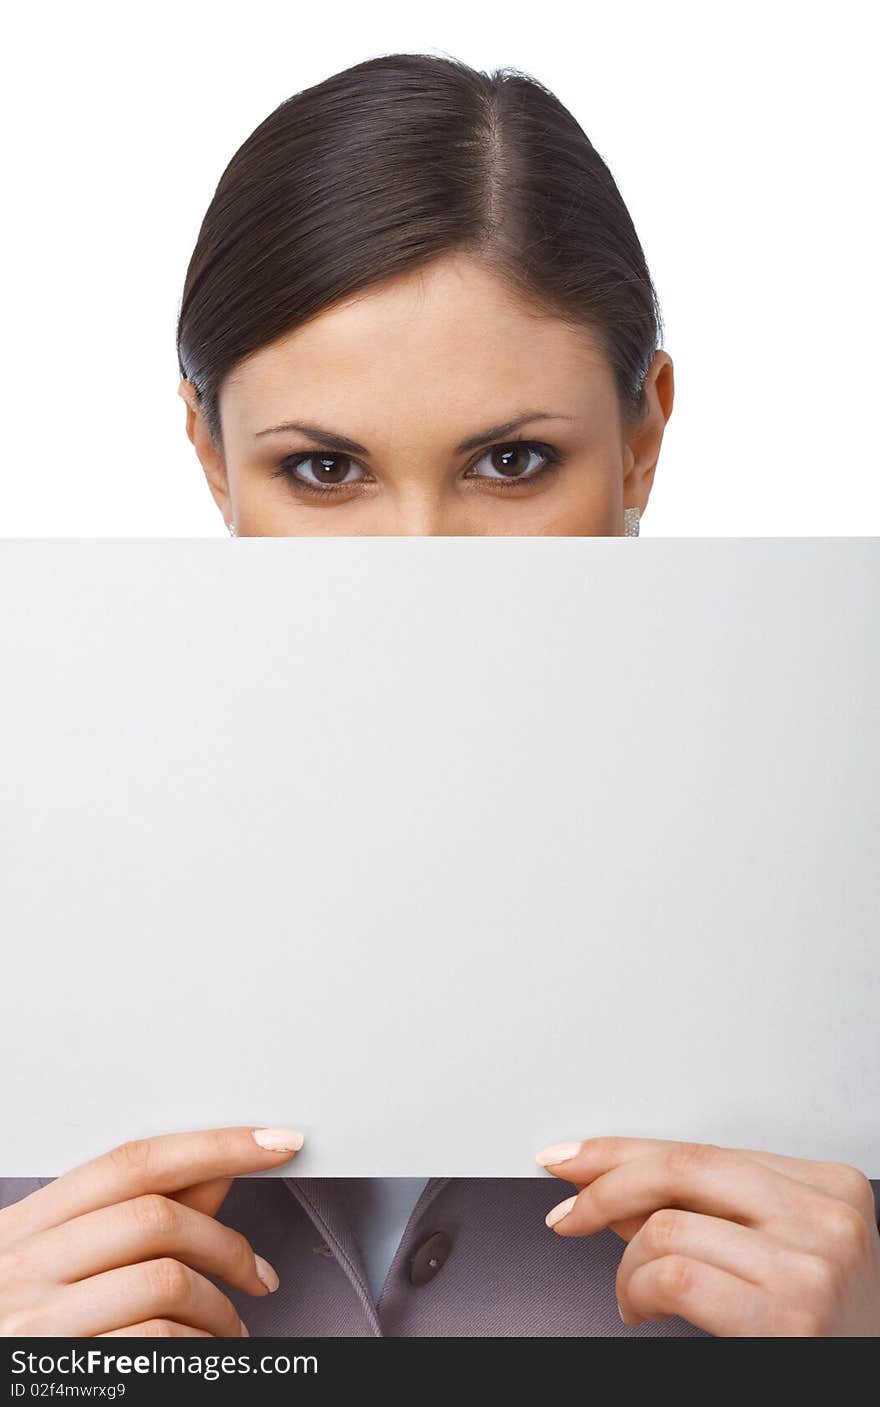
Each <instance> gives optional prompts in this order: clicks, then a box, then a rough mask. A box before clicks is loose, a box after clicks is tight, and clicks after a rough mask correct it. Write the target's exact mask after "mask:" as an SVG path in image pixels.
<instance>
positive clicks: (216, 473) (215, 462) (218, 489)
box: [177, 379, 231, 520]
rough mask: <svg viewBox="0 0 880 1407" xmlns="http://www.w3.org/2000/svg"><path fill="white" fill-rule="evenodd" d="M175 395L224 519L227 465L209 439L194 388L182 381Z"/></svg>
mask: <svg viewBox="0 0 880 1407" xmlns="http://www.w3.org/2000/svg"><path fill="white" fill-rule="evenodd" d="M177 394H178V395H179V396H180V397H181V399H182V400H183V401H184V402H185V404H186V433H187V435H188V437H189V439H190V440H191V442H192V444H193V447H194V448H195V452H196V454H197V455H198V457H199V462H200V463H201V466H202V468H203V469H204V471H205V478H206V479H207V481H208V488H209V489H210V490H211V494H212V496H213V499H214V502H215V503H216V504H217V507H218V508H219V509H220V512H221V513H222V514H223V517H224V519H227V520H228V519H229V518H230V517H231V513H230V508H229V481H228V477H227V474H226V463H225V461H224V459H223V456H222V454H221V453H220V451H219V450H218V449H217V446H216V445H215V444H214V441H213V439H212V438H211V433H210V431H209V429H208V426H207V424H206V422H205V416H204V413H203V411H202V409H201V407H200V405H199V402H198V394H197V392H196V388H195V386H194V385H193V383H192V382H191V381H187V380H186V379H184V380H182V381H181V383H180V385H179V386H178V388H177Z"/></svg>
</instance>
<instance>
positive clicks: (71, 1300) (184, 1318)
mask: <svg viewBox="0 0 880 1407" xmlns="http://www.w3.org/2000/svg"><path fill="white" fill-rule="evenodd" d="M149 1319H171V1320H174V1322H175V1323H178V1324H189V1325H191V1326H192V1327H193V1328H194V1329H205V1330H206V1331H207V1332H208V1333H209V1334H212V1335H214V1336H215V1337H216V1338H232V1339H237V1338H241V1337H242V1336H244V1337H249V1335H248V1332H247V1329H246V1328H245V1326H244V1324H243V1323H242V1321H241V1319H240V1318H239V1316H238V1312H237V1310H236V1309H235V1307H234V1305H233V1304H232V1302H231V1300H229V1299H228V1298H227V1297H226V1295H224V1294H223V1292H222V1290H219V1289H218V1288H217V1286H216V1285H212V1284H211V1281H210V1280H206V1279H205V1277H204V1275H200V1274H199V1273H198V1271H196V1270H192V1269H191V1268H190V1267H189V1266H188V1265H183V1264H182V1263H181V1262H180V1261H176V1260H171V1259H170V1258H167V1257H162V1258H161V1259H159V1260H149V1261H146V1262H144V1264H143V1265H126V1266H123V1267H121V1268H120V1269H118V1270H108V1271H105V1272H104V1273H103V1274H101V1275H93V1276H91V1277H90V1278H89V1279H88V1280H77V1281H76V1283H75V1284H73V1285H61V1286H59V1287H58V1288H57V1289H55V1290H53V1291H52V1292H51V1293H50V1294H48V1295H46V1296H44V1297H43V1298H42V1299H41V1300H40V1302H39V1303H38V1304H34V1305H31V1306H30V1307H29V1308H28V1309H27V1310H25V1311H22V1312H20V1313H19V1314H18V1315H17V1319H16V1322H17V1324H18V1323H19V1321H21V1333H22V1335H23V1336H24V1337H26V1338H32V1337H33V1338H42V1337H44V1336H46V1335H51V1336H58V1337H61V1338H93V1337H97V1336H98V1335H100V1334H104V1333H106V1332H107V1331H108V1330H110V1329H118V1328H120V1327H121V1326H122V1325H125V1324H139V1323H141V1322H143V1321H145V1320H149ZM17 1332H18V1331H17Z"/></svg>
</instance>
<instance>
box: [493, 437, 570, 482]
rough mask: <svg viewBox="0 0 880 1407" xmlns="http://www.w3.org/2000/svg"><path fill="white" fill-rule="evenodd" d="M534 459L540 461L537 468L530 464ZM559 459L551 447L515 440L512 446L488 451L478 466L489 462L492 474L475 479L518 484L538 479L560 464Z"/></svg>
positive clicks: (502, 446) (494, 447)
mask: <svg viewBox="0 0 880 1407" xmlns="http://www.w3.org/2000/svg"><path fill="white" fill-rule="evenodd" d="M532 457H534V458H535V459H537V460H538V465H537V467H536V466H535V465H534V464H532V465H530V464H529V460H530V459H531V458H532ZM559 459H560V456H559V455H558V454H557V452H556V450H554V449H552V448H551V447H550V445H541V444H535V443H534V442H533V441H531V440H514V441H513V442H512V443H511V444H508V445H494V446H493V448H492V449H490V450H487V452H486V453H485V454H484V455H483V456H482V458H481V459H478V460H477V464H482V463H483V461H484V460H486V461H488V463H489V467H490V471H491V472H490V473H488V474H475V475H474V476H473V477H474V478H477V479H493V480H496V481H497V480H499V479H501V480H506V481H507V482H509V483H516V482H517V481H518V480H519V481H522V480H523V479H535V478H537V477H538V475H539V474H542V473H543V472H544V470H545V469H549V468H550V467H551V466H552V465H554V464H558V463H559ZM475 467H476V466H475Z"/></svg>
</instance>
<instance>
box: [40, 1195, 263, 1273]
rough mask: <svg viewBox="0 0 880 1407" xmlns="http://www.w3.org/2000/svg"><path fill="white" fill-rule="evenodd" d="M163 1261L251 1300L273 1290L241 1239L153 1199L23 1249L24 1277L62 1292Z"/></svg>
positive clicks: (77, 1220)
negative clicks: (83, 1282) (96, 1278)
mask: <svg viewBox="0 0 880 1407" xmlns="http://www.w3.org/2000/svg"><path fill="white" fill-rule="evenodd" d="M13 1254H18V1252H13ZM162 1256H168V1257H171V1258H173V1259H175V1260H180V1261H183V1262H184V1263H185V1264H186V1265H188V1266H191V1267H192V1269H193V1270H198V1271H201V1272H202V1273H203V1274H204V1275H215V1276H217V1277H218V1278H219V1279H221V1280H223V1281H225V1282H226V1284H228V1285H231V1286H232V1287H233V1288H235V1289H237V1290H244V1291H245V1293H246V1294H249V1295H261V1296H262V1295H267V1294H269V1292H270V1291H271V1290H275V1289H277V1288H278V1276H277V1274H276V1273H275V1271H274V1270H273V1268H272V1266H271V1265H270V1264H269V1263H268V1261H266V1260H264V1259H263V1257H262V1256H257V1255H256V1254H255V1252H254V1249H253V1247H252V1246H251V1244H250V1242H249V1241H248V1239H247V1237H246V1236H243V1235H242V1233H241V1232H240V1231H236V1230H235V1229H234V1228H233V1227H231V1226H226V1225H224V1224H223V1222H219V1221H215V1220H214V1218H213V1217H211V1216H207V1215H206V1214H205V1213H204V1212H199V1211H195V1210H194V1209H193V1208H192V1207H188V1206H185V1205H184V1204H183V1203H181V1202H177V1201H175V1200H174V1198H172V1197H163V1196H162V1194H161V1193H159V1192H147V1193H145V1194H144V1196H143V1197H133V1198H131V1199H130V1200H129V1201H127V1202H117V1203H115V1204H114V1205H113V1206H112V1207H99V1208H98V1210H97V1211H94V1212H85V1213H84V1214H83V1215H82V1216H78V1217H74V1218H73V1220H71V1221H65V1222H62V1223H61V1225H60V1226H53V1227H50V1228H49V1230H48V1231H40V1232H37V1233H36V1235H34V1236H32V1237H31V1238H30V1239H29V1241H28V1246H27V1260H28V1272H29V1275H30V1276H31V1277H32V1278H37V1279H43V1280H45V1281H46V1282H49V1283H51V1282H56V1283H62V1284H73V1283H74V1282H75V1281H77V1280H85V1279H87V1278H88V1277H89V1276H94V1275H99V1274H101V1273H102V1272H103V1271H107V1270H116V1269H119V1268H120V1267H122V1266H127V1265H136V1264H138V1263H140V1262H142V1261H150V1260H155V1259H157V1258H159V1257H162Z"/></svg>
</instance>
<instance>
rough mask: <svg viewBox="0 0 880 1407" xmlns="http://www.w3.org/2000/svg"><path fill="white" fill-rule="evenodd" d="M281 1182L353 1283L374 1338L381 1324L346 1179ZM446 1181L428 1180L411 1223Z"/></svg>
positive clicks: (330, 1178) (379, 1330)
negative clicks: (349, 1205)
mask: <svg viewBox="0 0 880 1407" xmlns="http://www.w3.org/2000/svg"><path fill="white" fill-rule="evenodd" d="M282 1182H283V1183H284V1185H285V1187H287V1189H288V1190H289V1191H290V1192H292V1193H293V1195H294V1197H296V1199H297V1201H298V1202H299V1203H300V1205H301V1206H302V1207H303V1209H304V1211H305V1212H306V1213H307V1215H308V1216H309V1217H310V1218H311V1220H312V1222H313V1224H314V1226H315V1227H316V1229H317V1230H318V1231H319V1233H320V1235H321V1236H322V1237H323V1239H324V1240H325V1241H326V1242H327V1245H328V1246H329V1247H330V1250H331V1252H332V1253H333V1255H334V1256H335V1258H336V1260H337V1261H338V1262H339V1264H340V1265H341V1267H342V1269H343V1270H344V1271H345V1273H346V1275H347V1276H348V1278H349V1280H350V1281H351V1283H352V1285H353V1286H354V1289H355V1291H356V1292H357V1295H358V1298H359V1299H360V1301H361V1304H362V1305H363V1308H364V1313H365V1314H366V1316H367V1319H368V1320H369V1323H370V1327H371V1328H372V1330H373V1333H374V1334H375V1335H376V1336H377V1337H381V1336H382V1326H381V1324H380V1322H379V1317H378V1315H377V1313H376V1305H375V1302H374V1300H373V1296H372V1294H371V1292H370V1284H369V1281H368V1279H367V1271H366V1266H365V1265H364V1258H363V1255H362V1253H361V1248H360V1246H359V1245H358V1242H357V1238H356V1237H355V1235H354V1232H353V1230H352V1227H351V1222H350V1221H349V1219H348V1216H347V1214H346V1210H345V1204H346V1195H347V1193H348V1194H350V1190H351V1189H350V1181H349V1179H348V1178H344V1177H285V1178H282ZM447 1182H449V1178H448V1177H432V1178H429V1179H428V1181H427V1183H426V1184H425V1186H424V1187H423V1188H422V1191H421V1192H420V1194H419V1198H418V1201H417V1202H416V1204H415V1206H414V1207H413V1209H412V1212H411V1214H410V1224H411V1223H412V1222H413V1221H414V1219H415V1218H417V1217H420V1216H421V1215H422V1213H423V1212H425V1211H426V1210H427V1209H428V1207H429V1206H430V1204H431V1203H432V1202H433V1200H434V1198H435V1197H436V1196H437V1193H438V1192H439V1191H440V1189H441V1188H442V1187H445V1186H446V1184H447Z"/></svg>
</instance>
